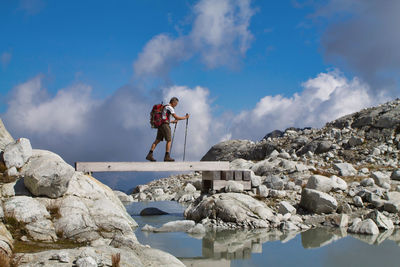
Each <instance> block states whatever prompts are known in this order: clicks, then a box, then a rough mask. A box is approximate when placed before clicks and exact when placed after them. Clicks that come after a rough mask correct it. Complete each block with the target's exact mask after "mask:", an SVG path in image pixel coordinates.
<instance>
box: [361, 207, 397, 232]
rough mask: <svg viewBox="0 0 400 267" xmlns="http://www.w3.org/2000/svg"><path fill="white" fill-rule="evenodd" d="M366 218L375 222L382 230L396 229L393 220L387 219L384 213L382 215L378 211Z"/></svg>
mask: <svg viewBox="0 0 400 267" xmlns="http://www.w3.org/2000/svg"><path fill="white" fill-rule="evenodd" d="M366 218H369V219H372V220H373V221H374V222H375V224H376V225H377V226H378V228H382V229H385V230H390V229H394V225H393V222H392V220H390V219H389V218H387V217H386V216H385V215H383V214H382V213H380V212H379V211H377V210H374V211H372V212H370V213H369V214H368V215H367V216H366Z"/></svg>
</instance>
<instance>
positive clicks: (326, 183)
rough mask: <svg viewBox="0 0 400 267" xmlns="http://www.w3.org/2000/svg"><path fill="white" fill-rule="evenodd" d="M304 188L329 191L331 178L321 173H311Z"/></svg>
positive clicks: (331, 183) (331, 185) (331, 184)
mask: <svg viewBox="0 0 400 267" xmlns="http://www.w3.org/2000/svg"><path fill="white" fill-rule="evenodd" d="M306 188H309V189H315V190H318V191H321V192H329V191H331V190H332V188H333V180H332V179H329V178H328V177H325V176H322V175H313V176H311V177H310V178H309V179H308V182H307V185H306Z"/></svg>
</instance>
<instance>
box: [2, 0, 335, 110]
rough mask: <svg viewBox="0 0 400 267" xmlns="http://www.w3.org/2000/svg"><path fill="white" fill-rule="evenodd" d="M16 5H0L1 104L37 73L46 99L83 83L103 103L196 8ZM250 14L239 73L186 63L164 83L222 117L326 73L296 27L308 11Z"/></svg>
mask: <svg viewBox="0 0 400 267" xmlns="http://www.w3.org/2000/svg"><path fill="white" fill-rule="evenodd" d="M23 2H24V1H22V2H18V1H5V2H4V1H3V2H2V3H1V5H0V25H2V26H0V27H1V32H2V37H1V39H2V41H1V42H0V53H10V54H11V59H10V61H9V63H8V64H6V66H3V68H2V69H1V78H0V88H1V93H2V95H3V96H4V95H5V94H6V93H7V92H9V91H10V90H12V88H13V87H14V86H16V85H17V84H19V83H22V82H24V81H26V80H28V79H30V78H32V77H34V76H36V75H38V74H39V73H41V74H43V75H44V76H45V79H44V80H45V82H44V83H45V86H46V88H47V89H48V90H49V91H50V92H52V93H55V92H56V91H57V90H59V89H61V88H65V87H67V86H69V85H71V84H73V83H77V82H83V83H87V84H90V85H91V86H93V94H94V95H95V96H96V97H98V98H104V97H106V96H109V95H111V94H112V93H113V92H114V91H115V90H116V89H118V88H119V87H121V86H123V85H124V84H127V83H130V82H132V76H133V69H132V63H133V61H134V60H135V59H136V58H137V56H138V54H139V53H140V51H141V50H142V48H143V46H144V45H145V44H146V42H147V41H149V40H150V39H151V38H152V37H153V36H155V35H157V34H159V33H168V34H170V35H171V36H178V35H179V34H180V33H179V32H178V31H177V30H176V28H177V27H179V28H180V30H182V31H183V32H184V33H185V32H187V31H188V28H189V27H190V20H191V18H190V10H191V9H192V8H193V5H195V4H196V1H162V0H158V1H157V0H156V1H115V2H113V3H112V4H110V2H109V1H61V2H60V1H57V2H54V1H44V0H43V1H41V0H40V1H39V0H35V1H31V2H32V3H31V5H32V6H31V7H30V9H27V8H23V7H22V6H23ZM35 6H37V7H35ZM252 6H253V7H254V9H256V13H255V15H254V16H253V17H252V19H251V24H250V31H251V32H252V34H253V35H254V40H253V41H252V44H251V47H250V49H249V50H248V51H247V53H246V55H245V56H243V57H242V58H241V59H240V63H239V64H238V66H236V67H235V68H230V67H227V66H223V67H219V68H214V69H209V68H207V67H206V66H204V65H202V64H201V63H200V62H199V60H198V59H197V58H192V59H190V60H189V61H187V62H184V64H181V65H179V66H178V67H177V68H175V69H174V70H173V71H172V72H171V75H170V77H171V81H172V82H173V83H174V84H179V85H187V86H196V85H201V86H204V87H207V88H209V89H210V91H211V95H212V96H213V97H215V98H216V104H218V105H220V106H222V107H223V109H242V108H250V107H251V106H252V105H254V103H256V102H257V101H258V99H259V98H261V97H262V96H264V95H265V94H278V93H280V94H284V95H291V94H292V93H293V92H296V91H299V90H300V84H301V83H302V82H304V81H305V80H307V79H309V78H311V77H313V76H314V75H315V74H316V73H318V72H322V71H325V70H326V69H327V68H329V67H331V66H330V65H329V64H327V63H325V62H324V60H323V58H322V56H321V54H320V51H319V50H320V44H319V36H318V28H317V27H311V28H305V27H302V26H301V25H302V24H303V23H307V22H308V21H307V18H306V16H307V15H308V14H309V13H311V12H312V9H311V8H310V7H306V8H295V7H294V5H293V3H292V2H291V1H258V2H254V3H252ZM305 62H307V64H305ZM250 81H251V84H250ZM233 92H234V93H233ZM250 92H251V93H250ZM1 110H2V111H4V110H6V103H4V102H2V103H1Z"/></svg>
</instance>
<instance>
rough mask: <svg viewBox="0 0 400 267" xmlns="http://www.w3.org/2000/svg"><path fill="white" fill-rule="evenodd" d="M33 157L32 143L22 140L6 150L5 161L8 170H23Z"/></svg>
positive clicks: (13, 143) (10, 144)
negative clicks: (14, 168)
mask: <svg viewBox="0 0 400 267" xmlns="http://www.w3.org/2000/svg"><path fill="white" fill-rule="evenodd" d="M31 156H32V146H31V142H30V141H29V140H28V139H26V138H20V139H18V140H17V141H15V142H12V143H9V144H8V145H7V146H6V147H5V148H4V154H3V159H4V163H5V165H6V167H7V169H10V168H12V167H16V168H21V167H22V166H24V164H25V163H26V162H27V161H28V159H29V158H30V157H31Z"/></svg>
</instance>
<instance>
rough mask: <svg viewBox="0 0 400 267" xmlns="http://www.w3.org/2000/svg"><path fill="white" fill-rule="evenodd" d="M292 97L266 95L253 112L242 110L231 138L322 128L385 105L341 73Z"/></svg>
mask: <svg viewBox="0 0 400 267" xmlns="http://www.w3.org/2000/svg"><path fill="white" fill-rule="evenodd" d="M302 87H303V90H302V91H301V92H300V93H295V94H294V95H293V96H290V97H285V96H282V95H275V96H265V97H263V98H262V99H260V101H259V102H258V103H257V104H256V105H255V107H254V108H253V109H252V110H246V111H242V112H241V113H240V114H239V115H238V116H237V117H236V118H235V119H234V120H233V123H232V128H231V129H232V130H231V131H232V133H231V134H232V136H233V137H234V138H245V139H252V140H259V139H261V138H262V137H263V136H264V135H265V134H266V133H268V132H269V131H272V130H275V129H280V130H283V129H285V128H288V127H309V126H310V127H322V126H323V125H324V124H325V123H327V122H329V121H332V120H334V119H336V118H338V117H341V116H343V115H346V114H349V113H352V112H356V111H358V110H360V109H362V108H365V107H369V106H373V105H376V104H378V103H382V102H383V101H385V100H387V99H388V98H387V97H385V95H383V94H381V95H372V94H371V93H370V88H369V86H368V85H367V84H365V83H363V82H362V81H361V80H360V79H358V78H357V77H355V78H353V79H351V80H348V79H347V78H346V77H345V76H344V75H343V74H342V73H341V72H339V71H338V70H333V71H329V72H327V73H320V74H318V75H317V77H315V78H311V79H309V80H307V81H306V82H304V83H303V84H302Z"/></svg>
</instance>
